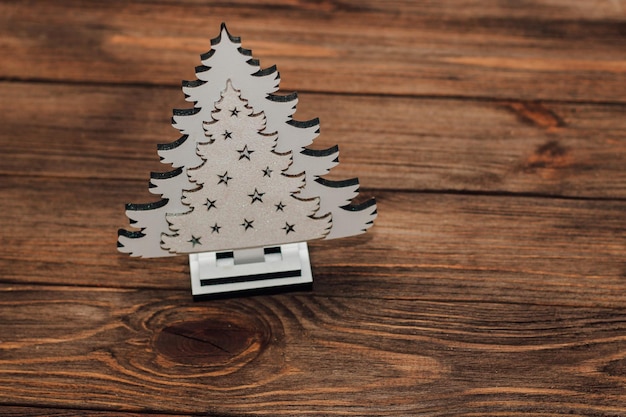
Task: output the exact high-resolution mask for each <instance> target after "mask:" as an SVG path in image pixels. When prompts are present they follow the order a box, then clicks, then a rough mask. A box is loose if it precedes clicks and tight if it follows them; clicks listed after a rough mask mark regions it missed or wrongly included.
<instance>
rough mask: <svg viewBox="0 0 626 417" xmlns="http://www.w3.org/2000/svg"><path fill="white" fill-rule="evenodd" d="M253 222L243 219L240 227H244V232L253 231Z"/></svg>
mask: <svg viewBox="0 0 626 417" xmlns="http://www.w3.org/2000/svg"><path fill="white" fill-rule="evenodd" d="M253 222H254V220H246V219H243V223H241V225H242V226H243V227H244V230H248V229H254V226H252V223H253Z"/></svg>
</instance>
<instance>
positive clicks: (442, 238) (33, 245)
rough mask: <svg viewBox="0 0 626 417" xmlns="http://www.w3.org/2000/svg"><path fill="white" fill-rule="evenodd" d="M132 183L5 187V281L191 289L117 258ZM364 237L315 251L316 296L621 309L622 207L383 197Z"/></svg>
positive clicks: (0, 258) (164, 266)
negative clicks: (376, 218) (125, 208)
mask: <svg viewBox="0 0 626 417" xmlns="http://www.w3.org/2000/svg"><path fill="white" fill-rule="evenodd" d="M138 186H139V183H137V182H119V181H104V180H99V181H95V180H73V179H60V180H59V179H45V178H16V177H4V178H2V182H0V187H1V188H0V192H1V193H2V196H3V199H2V201H1V202H0V211H1V212H2V213H3V216H2V232H3V233H2V235H0V243H2V247H3V251H2V253H1V254H0V277H2V278H1V279H2V282H8V283H33V284H34V283H38V284H43V283H48V284H53V283H54V284H67V285H84V286H102V287H113V288H160V289H172V290H184V291H188V289H189V271H188V266H187V260H186V257H178V258H174V259H171V258H167V259H158V260H154V259H152V260H141V259H134V258H130V257H128V256H126V255H122V254H119V253H118V252H117V250H116V244H115V240H116V237H117V236H116V231H117V229H118V228H120V227H125V226H128V223H127V219H126V217H125V216H124V206H123V204H124V202H126V201H129V199H130V198H132V196H133V195H135V193H136V189H137V187H138ZM377 198H378V207H379V218H378V220H377V222H376V224H375V226H374V228H373V229H372V230H371V231H370V232H368V234H366V235H363V236H359V237H354V238H348V239H340V240H335V241H318V242H312V244H311V259H312V264H313V269H314V271H313V272H314V275H315V282H316V283H315V293H316V294H318V295H332V294H337V293H341V294H345V295H350V296H354V297H359V298H369V297H382V298H388V299H407V300H439V301H445V300H448V301H453V300H457V301H459V300H460V301H467V302H469V301H472V302H475V301H498V302H504V301H507V302H513V303H520V302H524V303H528V304H541V305H553V304H556V305H579V306H607V307H611V306H612V307H618V306H620V305H623V304H624V302H626V291H624V272H625V270H624V253H625V250H626V228H625V226H624V221H623V220H624V214H625V212H626V202H625V201H593V200H567V199H564V200H563V199H546V198H511V197H507V196H504V197H496V196H465V195H442V194H420V193H400V192H382V191H380V192H378V193H377Z"/></svg>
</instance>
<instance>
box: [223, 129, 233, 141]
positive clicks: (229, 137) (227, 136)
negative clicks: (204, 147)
mask: <svg viewBox="0 0 626 417" xmlns="http://www.w3.org/2000/svg"><path fill="white" fill-rule="evenodd" d="M222 136H224V140H226V139H232V138H233V132H229V131H228V130H225V131H224V133H222Z"/></svg>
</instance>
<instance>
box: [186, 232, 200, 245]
mask: <svg viewBox="0 0 626 417" xmlns="http://www.w3.org/2000/svg"><path fill="white" fill-rule="evenodd" d="M200 239H202V237H195V236H194V235H191V239H189V240H188V241H187V242H189V243H191V247H193V248H195V247H196V245H202V243H201V242H200Z"/></svg>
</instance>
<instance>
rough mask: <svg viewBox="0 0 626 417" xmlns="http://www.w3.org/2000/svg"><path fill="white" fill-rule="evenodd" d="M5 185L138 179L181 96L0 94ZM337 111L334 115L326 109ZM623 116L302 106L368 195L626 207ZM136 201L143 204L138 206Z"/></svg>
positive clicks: (155, 167) (362, 104) (341, 101)
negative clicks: (464, 194)
mask: <svg viewBox="0 0 626 417" xmlns="http://www.w3.org/2000/svg"><path fill="white" fill-rule="evenodd" d="M0 94H1V95H2V96H4V97H13V98H14V99H13V100H3V101H2V102H0V114H1V115H2V116H0V120H1V123H2V126H3V129H4V132H7V133H6V134H5V135H2V136H1V137H0V146H1V147H2V149H3V152H4V155H5V156H4V158H3V162H2V164H0V173H2V174H8V175H42V176H50V177H63V178H64V177H77V178H106V179H118V180H126V179H136V180H142V181H145V182H144V185H142V186H141V187H138V188H137V190H136V192H137V195H138V196H139V195H141V192H143V191H144V188H146V187H147V185H145V184H147V180H148V177H149V172H150V171H161V172H162V171H167V170H170V169H171V167H170V166H167V165H163V164H161V163H159V162H158V156H157V154H156V144H157V143H168V142H171V141H173V140H175V139H177V138H178V136H179V133H178V131H177V130H175V129H173V128H172V127H171V126H170V115H171V109H172V108H188V107H190V106H189V103H185V102H183V95H182V92H180V90H178V89H169V88H168V89H154V88H142V87H133V88H130V87H94V86H68V85H50V84H27V83H10V82H5V83H0ZM329 103H332V105H329ZM625 112H626V106H624V105H588V104H559V103H530V102H509V101H493V102H491V101H471V100H453V99H445V100H442V99H414V98H397V97H396V98H385V97H367V96H341V95H340V96H337V95H329V94H306V93H305V94H301V95H300V101H299V104H298V111H297V113H296V118H298V119H300V120H307V119H310V118H313V117H320V119H321V126H322V134H321V135H320V136H319V138H318V139H317V140H316V141H315V142H314V147H317V148H324V147H330V146H333V145H335V144H339V146H340V149H341V154H340V156H341V163H340V164H339V165H338V166H337V167H336V168H334V169H333V171H332V177H333V178H351V177H354V176H358V177H359V178H360V180H361V184H362V185H363V186H364V187H365V188H368V189H390V188H391V189H398V190H427V191H437V190H463V191H480V192H508V193H525V194H542V195H558V196H576V197H601V198H626V170H625V169H624V167H625V166H626V118H624V117H623V115H624V113H625ZM135 199H136V198H135Z"/></svg>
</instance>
